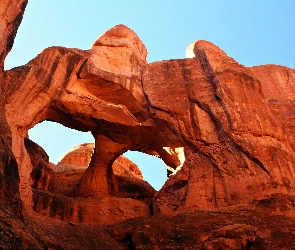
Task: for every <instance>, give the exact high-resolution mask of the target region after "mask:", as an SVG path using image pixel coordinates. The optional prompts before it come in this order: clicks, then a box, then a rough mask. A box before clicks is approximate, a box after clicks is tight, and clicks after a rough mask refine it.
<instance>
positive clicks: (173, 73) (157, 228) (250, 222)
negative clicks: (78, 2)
mask: <svg viewBox="0 0 295 250" xmlns="http://www.w3.org/2000/svg"><path fill="white" fill-rule="evenodd" d="M25 5H26V1H16V3H15V4H12V3H11V2H7V3H6V2H5V3H2V4H1V7H3V8H1V13H2V12H3V13H4V14H5V13H8V15H7V18H4V19H3V20H4V21H1V27H0V29H1V32H2V33H3V36H2V37H1V40H0V45H1V46H0V47H1V50H0V52H1V58H0V59H1V60H2V61H1V63H2V64H1V72H0V73H1V75H0V77H1V78H0V83H1V91H2V92H0V99H1V103H0V104H1V106H0V114H1V116H0V117H1V120H0V123H1V126H0V127H1V131H2V133H1V143H2V144H1V145H0V146H1V147H0V150H1V162H0V163H1V166H0V168H1V172H0V184H1V186H0V191H1V202H0V205H1V207H3V208H5V209H6V208H10V209H11V211H13V212H14V213H15V214H16V215H18V216H22V219H23V220H24V221H25V222H26V225H27V227H25V226H24V227H23V228H21V230H23V231H24V232H22V231H18V232H16V231H14V229H15V228H14V227H16V228H18V227H20V225H21V227H22V226H23V225H22V224H17V223H14V222H17V221H18V218H17V217H13V216H12V217H9V218H12V219H10V221H12V222H13V223H10V224H8V226H3V225H2V224H3V223H4V224H5V223H6V222H5V221H3V219H2V221H0V223H2V224H0V226H1V228H4V229H3V231H4V230H5V231H6V232H7V233H9V234H10V235H12V236H11V237H13V235H18V233H19V232H21V233H23V234H22V235H24V238H26V240H27V241H26V242H25V241H24V242H25V243H20V245H19V246H21V245H22V244H23V245H22V246H23V247H24V248H25V247H27V246H31V245H30V244H35V245H36V249H38V248H40V247H41V248H46V249H48V248H57V247H60V246H61V247H64V248H71V247H72V244H73V243H72V242H70V241H69V240H67V239H65V238H60V237H59V236H58V234H57V233H56V232H54V230H52V228H51V227H50V226H49V225H51V223H53V219H52V218H54V219H57V220H54V223H55V225H63V227H64V228H65V229H66V233H65V234H64V235H67V237H69V238H75V237H74V235H76V234H75V233H74V230H71V229H70V228H71V227H72V226H75V227H76V228H77V229H79V231H80V232H83V228H86V229H87V230H85V235H88V236H89V235H91V233H92V231H91V230H92V229H93V228H95V229H97V228H99V230H102V231H99V232H101V235H102V236H103V237H105V239H106V240H107V243H110V244H111V245H112V247H115V248H117V249H120V247H122V248H124V247H128V248H129V249H151V248H156V247H159V246H160V247H162V248H164V247H166V246H167V247H168V246H171V247H172V246H175V248H171V249H179V248H181V249H196V248H200V249H215V248H219V249H251V247H252V246H253V249H270V248H271V247H273V246H275V248H278V249H280V248H281V249H282V247H283V245H282V244H284V243H285V244H286V245H287V248H291V247H294V245H292V244H294V242H293V243H292V241H291V240H290V239H293V238H294V237H293V235H292V234H291V233H290V232H291V231H290V230H289V231H288V230H287V229H286V228H283V226H282V228H281V229H280V230H277V227H278V225H282V224H284V223H286V221H287V220H290V221H291V222H290V221H289V222H290V223H291V224H292V222H293V220H294V216H295V213H294V211H295V210H294V208H295V205H294V204H295V202H294V199H295V198H294V187H295V183H294V182H295V178H294V177H295V171H294V166H295V157H294V148H295V146H294V145H295V138H294V136H293V134H294V125H293V120H294V119H293V115H294V110H295V109H294V107H293V106H294V96H295V92H294V85H295V71H294V70H293V69H289V68H285V67H282V66H274V65H266V66H258V67H244V66H243V65H240V64H239V63H237V62H236V61H235V60H234V59H233V58H230V57H228V56H227V55H226V53H225V52H224V51H222V50H221V49H220V48H218V47H217V46H215V45H214V44H212V43H210V42H207V41H197V42H194V43H192V44H190V45H189V47H188V48H187V55H188V58H185V59H178V60H167V61H160V62H154V63H151V64H148V63H147V61H146V55H147V50H146V48H145V46H144V44H143V43H142V42H141V41H140V39H139V38H138V37H137V35H136V33H135V32H134V31H132V30H131V29H129V28H128V27H126V26H124V25H117V26H115V27H113V28H112V29H110V30H108V31H107V32H105V33H104V34H103V35H102V36H100V37H99V38H98V39H97V40H96V41H95V42H94V43H93V45H92V46H91V49H89V50H86V51H84V50H79V49H67V48H63V47H51V48H48V49H45V50H44V51H43V52H41V53H40V54H39V55H38V56H37V57H36V58H34V59H32V60H31V61H30V62H28V63H27V64H26V65H24V66H20V67H17V68H14V69H11V70H9V71H6V72H4V71H3V60H4V58H5V56H6V55H7V53H8V52H9V50H10V49H11V46H12V42H13V37H14V36H15V31H16V29H17V27H18V25H19V22H20V20H21V17H22V14H23V11H24V8H25ZM1 16H3V15H2V14H1ZM1 20H2V19H1ZM11 25H12V28H11ZM44 120H51V121H55V122H59V123H61V124H63V125H64V126H67V127H70V128H72V129H77V130H80V131H91V133H92V135H93V137H94V139H95V143H94V148H93V146H92V145H91V146H89V145H86V144H85V145H84V146H80V147H78V148H76V149H75V150H73V151H72V152H70V153H69V154H67V155H66V156H65V157H64V158H63V159H62V160H61V162H60V163H59V164H58V165H57V166H53V165H52V164H50V163H49V162H48V156H47V154H46V152H45V151H44V150H43V149H42V148H40V147H39V146H38V145H36V144H34V142H32V141H30V140H29V139H28V138H27V132H28V130H29V129H30V128H32V127H34V126H35V125H36V124H37V123H39V122H42V121H44ZM92 148H93V149H92ZM127 150H136V151H140V152H144V153H148V154H151V155H154V156H158V157H160V158H161V159H162V160H163V161H164V162H165V164H166V165H167V168H168V169H169V170H170V171H171V172H172V174H171V175H170V177H169V179H168V180H167V182H166V183H165V185H164V186H163V188H162V189H161V190H159V192H155V190H154V189H153V188H152V187H150V185H149V184H147V183H146V182H144V181H143V180H142V179H141V178H142V176H141V174H140V172H139V171H138V169H137V168H136V167H135V166H134V164H132V163H130V162H128V161H127V160H126V159H124V158H122V157H120V156H121V155H122V154H123V153H124V152H126V151H127ZM91 151H93V153H92V154H91ZM21 204H22V207H21V206H20V205H21ZM241 204H243V206H245V208H243V209H241ZM256 210H257V211H258V212H257V213H258V216H257V215H255V211H256ZM253 211H254V212H253ZM265 211H267V213H268V215H265V214H264V212H265ZM36 212H37V213H36ZM3 213H4V214H7V212H3ZM228 214H230V216H232V217H230V218H229V216H228ZM241 214H242V216H241ZM286 216H288V218H287V217H286ZM150 217H151V218H150ZM256 217H259V218H263V220H265V221H263V222H262V221H260V220H258V219H257V218H256ZM36 218H38V219H40V218H41V219H40V223H41V224H42V227H43V228H44V230H45V231H46V233H48V235H50V237H48V238H46V237H44V236H43V233H41V231H40V230H41V229H38V227H36V225H37V224H38V223H36V221H37V220H36ZM213 219H214V220H213ZM229 219H230V220H229ZM276 219H277V220H278V221H280V223H278V224H276V222H275V220H276ZM126 221H128V223H129V222H130V225H128V223H127V222H126ZM187 221H188V222H187ZM196 221H197V222H200V223H197V222H196ZM289 222H288V223H289ZM65 223H67V224H65ZM115 223H119V224H115ZM120 223H122V224H120ZM288 223H287V224H288ZM111 224H112V229H110V228H108V229H105V228H103V227H102V225H111ZM291 224H290V225H291ZM89 225H91V228H92V229H90V227H89ZM208 225H209V226H208ZM212 225H213V226H212ZM256 225H257V227H256ZM290 225H289V224H288V226H289V227H290ZM268 226H269V228H268ZM187 228H189V230H190V231H191V228H195V234H196V237H191V235H189V234H188V232H187ZM163 229H169V230H168V231H169V232H165V231H164V230H163ZM1 230H2V229H1ZM267 230H268V231H267ZM97 232H98V231H97ZM163 232H164V236H163ZM31 233H32V235H31ZM168 234H169V235H168ZM188 235H189V236H188ZM168 236H169V237H168ZM277 236H278V237H279V238H280V240H278V239H277V238H278V237H277ZM17 237H18V236H17ZM7 239H8V238H7V237H6V238H5V239H4V240H5V241H3V240H2V242H1V239H0V243H1V244H5V242H6V241H7ZM35 239H36V241H35ZM78 239H79V240H81V241H80V242H81V246H82V245H83V240H82V238H79V237H78ZM281 239H282V240H281ZM3 242H4V243H3ZM36 242H38V243H36ZM270 242H271V243H270ZM77 244H79V243H77ZM93 246H95V247H96V246H99V244H98V243H95V242H93V245H92V246H90V245H87V246H86V245H85V249H89V248H91V247H93ZM104 247H105V249H110V248H108V247H110V245H107V244H106V245H104ZM177 247H178V248H177ZM81 249H82V248H81Z"/></svg>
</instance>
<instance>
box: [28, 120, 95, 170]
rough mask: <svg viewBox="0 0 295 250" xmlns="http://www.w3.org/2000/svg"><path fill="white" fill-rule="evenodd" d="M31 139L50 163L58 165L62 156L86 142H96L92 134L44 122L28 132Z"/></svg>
mask: <svg viewBox="0 0 295 250" xmlns="http://www.w3.org/2000/svg"><path fill="white" fill-rule="evenodd" d="M28 134H29V138H30V139H31V140H32V141H34V142H36V143H37V144H39V145H40V146H41V147H42V148H43V149H44V150H45V151H46V153H47V154H48V155H49V161H50V162H52V163H54V164H57V163H58V162H59V161H60V159H61V157H62V155H63V154H65V153H66V152H68V151H69V150H70V149H71V148H73V147H74V146H76V145H78V144H82V143H85V142H89V143H90V142H94V138H93V136H92V135H91V133H88V132H81V131H78V130H75V129H71V128H67V127H65V126H64V125H62V124H59V123H56V122H50V121H44V122H41V123H38V124H37V125H35V126H34V127H33V128H32V129H30V130H29V131H28Z"/></svg>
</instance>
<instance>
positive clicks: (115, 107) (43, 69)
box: [5, 26, 179, 207]
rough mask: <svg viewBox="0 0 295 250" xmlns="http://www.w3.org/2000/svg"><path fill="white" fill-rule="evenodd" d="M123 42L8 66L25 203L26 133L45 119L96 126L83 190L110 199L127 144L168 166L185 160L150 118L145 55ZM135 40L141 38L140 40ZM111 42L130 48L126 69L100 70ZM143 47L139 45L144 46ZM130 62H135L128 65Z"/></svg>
mask: <svg viewBox="0 0 295 250" xmlns="http://www.w3.org/2000/svg"><path fill="white" fill-rule="evenodd" d="M115 28H116V27H115ZM121 28H123V29H125V31H126V32H127V33H128V32H129V33H131V34H132V36H133V40H134V39H135V38H136V37H137V36H136V37H135V38H134V34H135V33H134V32H133V31H131V30H129V29H128V28H127V27H125V26H123V27H121ZM133 33H134V34H133ZM106 34H108V33H106ZM110 34H112V32H111V33H110ZM115 39H117V38H115ZM125 42H126V41H125ZM125 42H124V46H122V47H120V46H119V47H118V50H115V48H116V47H112V46H111V47H110V48H108V46H109V45H108V44H102V48H99V46H100V45H99V44H100V43H96V44H95V45H94V46H93V48H92V49H91V50H89V51H82V50H78V49H66V48H61V47H55V48H49V49H46V50H44V51H43V52H42V53H41V54H39V55H38V56H37V57H36V58H35V59H33V60H32V61H30V62H29V63H28V64H27V65H25V66H22V67H19V68H15V69H12V70H10V71H7V72H6V86H7V97H6V106H5V110H6V114H7V120H8V123H9V125H10V127H11V130H12V135H13V137H12V142H13V143H12V148H13V151H14V153H15V155H16V159H17V161H18V164H19V171H20V176H21V181H20V184H21V186H22V188H21V190H25V191H24V192H23V194H21V196H22V197H23V200H25V203H28V204H29V203H32V201H31V198H30V197H32V195H31V194H30V191H28V190H29V182H30V177H29V173H30V172H31V171H32V166H31V164H30V159H29V156H28V155H27V153H26V151H25V145H24V138H25V137H26V135H27V132H28V130H29V129H30V128H32V127H34V126H35V125H36V124H37V123H39V122H42V121H44V120H49V121H54V122H58V123H60V124H62V125H64V126H66V127H69V128H73V129H76V130H79V131H91V133H92V134H93V136H94V138H95V144H96V146H95V153H94V154H93V157H92V160H91V162H90V165H89V168H88V169H87V171H86V172H85V174H84V176H83V177H82V179H81V183H80V185H79V187H78V190H77V194H78V195H83V196H89V195H90V196H101V197H104V196H109V195H112V194H113V193H116V192H117V191H118V188H117V184H116V181H115V180H114V178H113V174H112V171H111V165H112V163H113V161H114V160H115V159H116V158H117V157H118V156H119V155H121V154H122V153H124V152H125V151H127V150H137V151H140V152H151V153H152V154H154V152H156V154H158V155H160V157H161V158H162V159H163V161H164V162H165V163H166V165H169V166H171V167H177V166H178V165H179V160H178V158H177V157H175V155H173V154H170V153H168V152H167V151H166V150H165V149H164V147H167V146H168V147H169V146H175V145H174V143H172V142H170V141H169V140H170V139H169V140H167V138H166V135H164V136H162V135H161V136H160V137H159V136H158V135H159V133H158V132H157V131H158V125H157V124H156V123H155V122H154V120H153V119H152V116H153V115H152V114H151V113H150V111H149V109H148V104H147V103H148V102H147V100H146V97H145V94H144V92H143V89H142V85H141V79H140V75H141V67H142V66H144V65H145V64H146V61H144V60H145V56H146V54H145V53H143V54H138V51H137V50H136V51H135V52H134V53H133V51H134V48H133V47H132V46H129V45H128V43H127V45H128V46H127V45H126V43H125ZM136 44H142V43H141V41H140V40H139V41H136ZM125 45H126V47H125ZM97 46H98V47H97ZM105 48H107V49H109V51H108V52H107V53H117V52H120V51H121V52H122V50H126V51H125V52H124V53H125V54H124V55H125V56H126V55H127V56H130V58H133V59H132V60H130V61H129V62H130V64H128V65H124V67H122V70H123V71H124V72H123V73H124V75H123V74H118V73H119V72H117V71H118V70H120V69H119V68H117V69H114V70H115V72H116V73H110V72H106V71H104V70H101V68H100V66H101V65H102V61H104V62H105V60H108V58H103V55H104V54H103V53H100V52H101V51H100V50H101V49H105ZM142 49H143V47H142V46H141V47H140V51H141V50H142ZM136 58H137V59H136ZM135 59H136V60H135ZM109 63H111V62H109ZM124 63H125V61H124ZM110 65H111V64H110ZM128 67H131V69H130V71H128ZM16 79H17V80H16ZM13 86H17V87H13ZM104 91H106V92H111V91H113V92H115V93H116V94H115V95H110V94H106V93H104ZM178 144H179V142H178ZM106 152H107V153H106ZM97 183H99V185H97ZM28 206H29V207H30V205H28Z"/></svg>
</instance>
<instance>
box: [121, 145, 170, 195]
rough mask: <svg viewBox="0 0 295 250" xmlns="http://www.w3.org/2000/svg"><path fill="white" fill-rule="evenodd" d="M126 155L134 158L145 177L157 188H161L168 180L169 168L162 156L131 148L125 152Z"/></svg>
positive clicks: (131, 158)
mask: <svg viewBox="0 0 295 250" xmlns="http://www.w3.org/2000/svg"><path fill="white" fill-rule="evenodd" d="M124 156H126V157H127V158H128V159H130V160H132V161H133V162H134V163H135V164H136V165H137V166H138V167H139V169H140V171H141V172H142V175H143V179H144V180H145V181H147V182H148V183H149V184H150V185H151V186H153V187H154V188H155V189H156V190H160V189H161V187H162V186H163V185H164V184H165V182H166V180H167V168H166V165H165V164H164V162H163V161H162V160H161V159H160V158H158V157H156V156H152V155H148V154H145V153H141V152H138V151H131V150H129V151H127V152H126V153H124Z"/></svg>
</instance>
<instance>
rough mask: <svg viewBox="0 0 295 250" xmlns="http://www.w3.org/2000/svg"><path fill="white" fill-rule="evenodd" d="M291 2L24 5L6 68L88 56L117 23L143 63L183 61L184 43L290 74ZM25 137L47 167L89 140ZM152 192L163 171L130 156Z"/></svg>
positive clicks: (151, 0)
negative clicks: (72, 51) (63, 55)
mask: <svg viewBox="0 0 295 250" xmlns="http://www.w3.org/2000/svg"><path fill="white" fill-rule="evenodd" d="M294 13H295V1H294V0H255V1H254V0H244V1H242V0H239V1H238V0H236V1H234V0H231V1H229V0H222V1H221V0H211V1H210V0H206V1H205V0H203V1H198V0H181V1H180V0H161V1H160V0H145V1H144V0H128V1H127V0H125V1H124V0H120V1H119V0H108V1H106V0H85V1H78V0H63V1H60V0H42V1H40V0H29V4H28V6H27V9H26V12H25V15H24V19H23V22H22V24H21V26H20V29H19V31H18V34H17V37H16V40H15V44H14V47H13V49H12V51H11V53H10V54H9V56H8V57H7V59H6V61H5V68H6V69H9V68H12V67H15V66H19V65H22V64H25V63H27V62H28V61H29V60H30V59H32V58H34V57H35V56H36V55H37V54H38V53H39V52H40V51H41V50H43V49H44V48H46V47H50V46H64V47H71V48H81V49H88V48H89V47H90V45H91V44H92V43H93V42H94V41H95V40H96V38H97V37H99V36H100V35H101V34H102V33H103V32H104V31H106V30H108V29H109V28H111V27H113V26H114V25H116V24H120V23H122V24H125V25H127V26H129V27H130V28H131V29H133V30H134V31H135V32H136V33H137V34H138V36H139V37H140V38H141V40H142V41H143V42H144V44H145V45H146V47H147V49H148V53H149V54H148V61H149V62H153V61H159V60H166V59H175V58H184V56H185V50H186V47H187V46H188V44H190V43H191V42H193V41H195V40H208V41H210V42H213V43H214V44H216V45H217V46H219V47H220V48H221V49H223V50H224V51H225V52H226V53H227V54H228V55H229V56H231V57H233V58H234V59H235V60H237V61H238V62H239V63H241V64H244V65H246V66H251V65H261V64H268V63H272V64H280V65H284V66H288V67H291V68H293V69H294V68H295V14H294ZM30 137H31V139H33V140H34V141H36V142H37V143H39V144H40V145H41V146H43V147H44V148H45V150H46V151H47V152H48V154H49V156H50V160H51V161H53V162H55V163H56V162H58V160H59V158H60V156H61V155H62V154H63V153H65V152H67V151H68V150H69V149H70V148H71V147H72V146H75V145H76V144H79V143H84V142H87V141H93V139H92V137H91V135H90V134H88V133H78V132H76V133H75V131H71V130H70V129H67V128H64V127H62V126H61V125H57V124H53V125H52V124H50V123H47V124H44V123H43V124H40V125H37V126H36V127H35V128H34V129H33V130H31V131H30ZM131 157H133V161H135V162H136V163H137V164H138V165H139V166H140V168H141V169H142V171H143V174H144V177H145V179H146V180H147V181H149V182H150V183H151V184H152V185H153V186H154V187H156V189H159V188H160V187H161V185H162V184H163V182H164V181H165V176H166V171H165V168H164V165H163V164H162V163H161V161H160V160H159V159H156V158H155V157H148V158H144V157H143V156H140V157H139V156H138V155H135V156H134V155H133V156H131Z"/></svg>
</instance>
